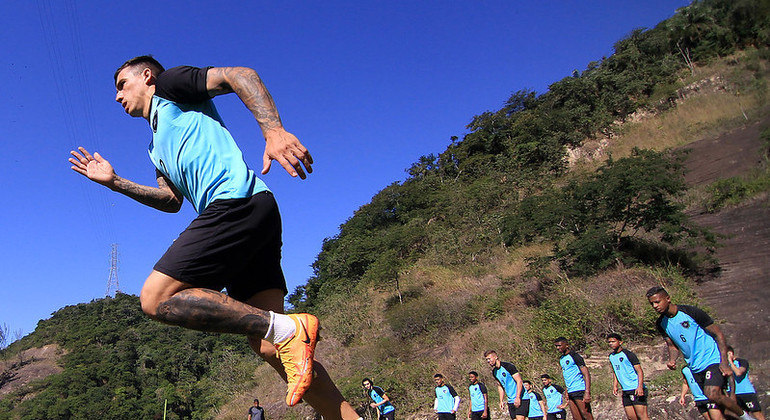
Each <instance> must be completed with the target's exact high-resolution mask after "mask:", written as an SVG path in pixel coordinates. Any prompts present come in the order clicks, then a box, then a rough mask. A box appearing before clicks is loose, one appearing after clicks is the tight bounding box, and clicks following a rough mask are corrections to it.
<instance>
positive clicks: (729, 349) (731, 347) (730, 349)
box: [727, 346, 735, 353]
mask: <svg viewBox="0 0 770 420" xmlns="http://www.w3.org/2000/svg"><path fill="white" fill-rule="evenodd" d="M727 351H731V352H733V353H735V349H734V348H733V346H727Z"/></svg>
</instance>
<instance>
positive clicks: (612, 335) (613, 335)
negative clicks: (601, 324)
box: [607, 333, 623, 341]
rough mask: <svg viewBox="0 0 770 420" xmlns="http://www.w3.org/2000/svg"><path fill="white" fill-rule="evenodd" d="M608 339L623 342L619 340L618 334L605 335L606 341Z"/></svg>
mask: <svg viewBox="0 0 770 420" xmlns="http://www.w3.org/2000/svg"><path fill="white" fill-rule="evenodd" d="M610 338H614V339H616V340H618V341H623V339H622V338H620V334H618V333H609V334H607V339H608V340H609V339H610Z"/></svg>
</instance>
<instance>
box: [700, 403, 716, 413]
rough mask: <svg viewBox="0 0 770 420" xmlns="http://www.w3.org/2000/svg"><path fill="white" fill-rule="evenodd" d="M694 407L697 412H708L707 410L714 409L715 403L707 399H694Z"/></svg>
mask: <svg viewBox="0 0 770 420" xmlns="http://www.w3.org/2000/svg"><path fill="white" fill-rule="evenodd" d="M695 408H697V409H698V412H699V413H701V414H703V413H708V411H709V410H716V409H717V404H716V403H713V402H711V401H709V400H703V401H695Z"/></svg>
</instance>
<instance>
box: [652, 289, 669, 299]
mask: <svg viewBox="0 0 770 420" xmlns="http://www.w3.org/2000/svg"><path fill="white" fill-rule="evenodd" d="M655 295H663V296H668V292H667V291H666V289H664V288H663V287H661V286H655V287H651V288H650V290H648V291H647V299H649V298H651V297H653V296H655Z"/></svg>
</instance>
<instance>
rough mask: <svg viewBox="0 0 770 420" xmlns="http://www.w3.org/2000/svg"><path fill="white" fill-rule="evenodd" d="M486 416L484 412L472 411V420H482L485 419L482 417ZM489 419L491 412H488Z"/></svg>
mask: <svg viewBox="0 0 770 420" xmlns="http://www.w3.org/2000/svg"><path fill="white" fill-rule="evenodd" d="M482 414H484V410H481V411H471V420H481V419H483V418H484V417H481V415H482ZM486 418H487V419H490V418H491V416H489V411H487V417H486Z"/></svg>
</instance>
